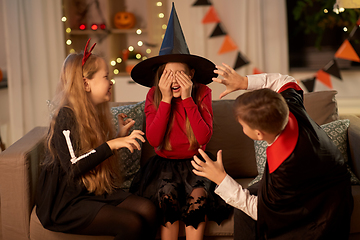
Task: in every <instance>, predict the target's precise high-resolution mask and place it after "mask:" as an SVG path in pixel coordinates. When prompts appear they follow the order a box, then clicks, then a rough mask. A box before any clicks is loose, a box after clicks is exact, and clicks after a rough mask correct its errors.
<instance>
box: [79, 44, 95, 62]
mask: <svg viewBox="0 0 360 240" xmlns="http://www.w3.org/2000/svg"><path fill="white" fill-rule="evenodd" d="M89 43H90V38H89V40H88V41H87V43H86V45H85V50H84V56H83V59H82V66H84V64H85V62H86V60H87V59H88V58H89V57H90V55H91V52H92V50H93V49H94V47H95V45H96V43H94V44H93V45H92V47H91V48H90V50H89V51H88V50H87V49H88V46H89Z"/></svg>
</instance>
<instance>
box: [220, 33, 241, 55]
mask: <svg viewBox="0 0 360 240" xmlns="http://www.w3.org/2000/svg"><path fill="white" fill-rule="evenodd" d="M236 49H238V47H237V46H236V44H235V43H234V41H233V40H232V39H231V38H230V37H229V35H226V36H225V38H224V41H223V43H222V45H221V48H220V50H219V51H218V54H219V55H220V54H223V53H227V52H231V51H234V50H236Z"/></svg>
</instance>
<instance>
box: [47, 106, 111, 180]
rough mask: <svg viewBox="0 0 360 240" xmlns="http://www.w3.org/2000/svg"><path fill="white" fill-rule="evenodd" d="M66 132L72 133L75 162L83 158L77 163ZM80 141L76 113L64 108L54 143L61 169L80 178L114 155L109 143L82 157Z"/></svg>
mask: <svg viewBox="0 0 360 240" xmlns="http://www.w3.org/2000/svg"><path fill="white" fill-rule="evenodd" d="M64 131H69V132H70V134H69V137H70V140H71V146H72V149H73V152H74V155H75V158H74V159H73V160H76V159H77V158H79V157H81V159H79V160H78V161H76V162H75V163H73V162H72V161H71V160H72V156H71V153H70V150H69V146H68V143H67V141H66V137H65V135H64ZM79 140H80V136H79V132H78V126H77V122H76V121H75V116H74V113H73V112H72V110H71V109H69V108H66V107H65V108H62V109H61V110H60V112H59V114H58V116H57V118H56V122H55V127H54V137H53V141H52V143H53V145H54V148H55V150H56V151H57V157H58V159H59V161H60V164H61V167H62V168H63V170H64V171H65V172H69V171H71V175H73V176H74V177H79V176H81V175H83V174H85V173H87V172H89V171H90V170H92V169H93V168H95V167H96V166H97V165H98V164H100V163H101V162H103V161H104V160H106V159H107V158H109V157H110V156H111V155H112V154H113V153H112V151H111V149H110V147H109V145H108V144H107V143H103V144H101V145H100V146H98V147H97V148H95V149H94V150H91V149H90V150H89V151H88V152H87V153H85V154H83V155H82V156H80V154H79V152H80V149H79Z"/></svg>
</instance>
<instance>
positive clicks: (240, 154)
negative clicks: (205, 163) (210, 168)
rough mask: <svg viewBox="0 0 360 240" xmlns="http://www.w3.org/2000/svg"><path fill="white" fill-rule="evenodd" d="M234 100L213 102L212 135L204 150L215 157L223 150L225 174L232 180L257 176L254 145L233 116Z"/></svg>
mask: <svg viewBox="0 0 360 240" xmlns="http://www.w3.org/2000/svg"><path fill="white" fill-rule="evenodd" d="M233 104H234V100H214V101H213V102H212V108H213V113H214V121H213V135H212V137H211V139H210V141H209V143H208V144H207V146H206V150H207V151H209V152H211V153H212V154H214V156H216V153H217V151H219V150H220V149H222V150H223V163H224V168H225V170H226V172H227V173H228V174H229V175H230V176H231V177H233V178H244V177H255V176H256V175H257V170H256V161H255V152H254V143H253V141H252V140H251V139H250V138H249V137H247V136H246V135H245V134H244V133H243V131H242V127H241V125H240V124H239V123H238V122H237V121H236V119H235V117H234V115H233Z"/></svg>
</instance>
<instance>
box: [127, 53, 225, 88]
mask: <svg viewBox="0 0 360 240" xmlns="http://www.w3.org/2000/svg"><path fill="white" fill-rule="evenodd" d="M168 62H182V63H186V64H188V65H189V67H190V68H193V69H195V75H194V78H193V79H194V80H195V81H196V82H199V83H202V84H209V83H211V82H212V78H213V77H217V76H218V75H217V74H216V73H214V70H215V69H216V68H215V64H214V63H213V62H211V61H209V60H208V59H206V58H203V57H200V56H196V55H191V54H169V55H161V56H156V57H152V58H148V59H146V60H144V61H141V62H139V63H138V64H137V65H136V66H135V67H134V68H133V69H132V71H131V78H132V79H133V80H134V81H135V82H137V83H138V84H141V85H143V86H146V87H152V86H153V85H154V78H155V74H156V71H157V69H158V68H159V66H161V65H163V64H166V63H168Z"/></svg>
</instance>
